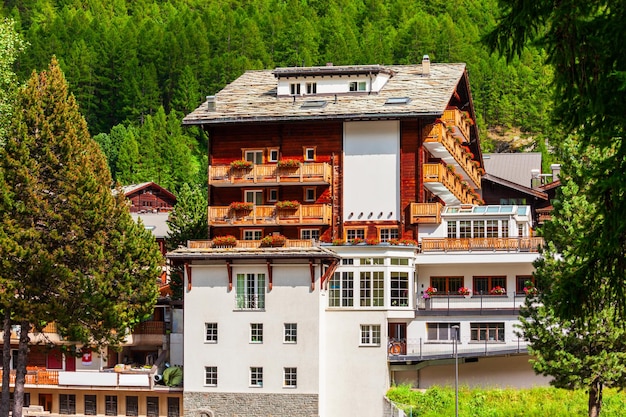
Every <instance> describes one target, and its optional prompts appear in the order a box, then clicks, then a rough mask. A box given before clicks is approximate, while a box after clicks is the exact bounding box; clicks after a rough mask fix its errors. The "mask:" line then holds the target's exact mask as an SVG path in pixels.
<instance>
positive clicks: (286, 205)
mask: <svg viewBox="0 0 626 417" xmlns="http://www.w3.org/2000/svg"><path fill="white" fill-rule="evenodd" d="M298 207H300V202H298V201H296V200H291V201H289V200H285V201H278V202H277V203H276V208H277V209H297V208H298Z"/></svg>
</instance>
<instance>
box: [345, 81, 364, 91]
mask: <svg viewBox="0 0 626 417" xmlns="http://www.w3.org/2000/svg"><path fill="white" fill-rule="evenodd" d="M349 90H350V91H366V90H367V83H366V82H365V81H358V82H357V81H351V82H350V85H349Z"/></svg>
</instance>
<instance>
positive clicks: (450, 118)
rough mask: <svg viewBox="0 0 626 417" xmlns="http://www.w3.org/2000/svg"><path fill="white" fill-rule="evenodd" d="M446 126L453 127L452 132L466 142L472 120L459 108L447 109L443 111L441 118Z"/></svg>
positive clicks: (468, 137) (468, 139)
mask: <svg viewBox="0 0 626 417" xmlns="http://www.w3.org/2000/svg"><path fill="white" fill-rule="evenodd" d="M441 120H443V122H444V123H445V124H446V126H450V127H452V128H453V129H454V134H456V135H459V136H461V137H462V138H463V142H465V143H468V142H469V141H470V129H471V128H470V126H471V125H472V121H471V119H470V118H469V117H467V115H466V114H465V113H463V112H462V111H461V110H459V109H449V110H445V111H444V112H443V117H442V118H441Z"/></svg>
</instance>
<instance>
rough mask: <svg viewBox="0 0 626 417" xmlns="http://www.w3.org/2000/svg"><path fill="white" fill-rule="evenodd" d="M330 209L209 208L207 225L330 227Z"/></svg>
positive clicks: (316, 206) (325, 206)
mask: <svg viewBox="0 0 626 417" xmlns="http://www.w3.org/2000/svg"><path fill="white" fill-rule="evenodd" d="M331 218H332V207H331V206H330V205H328V204H306V205H304V204H303V205H300V206H299V207H298V208H296V209H278V208H276V206H273V205H272V206H269V205H259V206H254V207H252V209H251V210H233V209H232V208H231V207H229V206H211V207H209V225H210V226H214V227H220V226H247V225H290V226H292V225H320V226H324V225H330V222H331Z"/></svg>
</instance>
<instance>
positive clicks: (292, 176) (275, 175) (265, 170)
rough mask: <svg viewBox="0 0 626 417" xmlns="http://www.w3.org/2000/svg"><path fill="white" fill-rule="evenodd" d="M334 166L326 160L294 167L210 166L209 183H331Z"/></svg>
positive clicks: (212, 184) (257, 165)
mask: <svg viewBox="0 0 626 417" xmlns="http://www.w3.org/2000/svg"><path fill="white" fill-rule="evenodd" d="M331 178H332V168H331V166H330V165H329V164H328V163H325V162H306V163H301V164H299V165H298V166H293V167H280V166H278V165H277V164H254V165H251V166H250V167H247V168H234V167H231V166H230V165H213V166H209V185H210V186H214V187H239V186H242V185H247V184H255V185H277V184H293V185H297V184H307V185H324V184H330V183H331Z"/></svg>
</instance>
